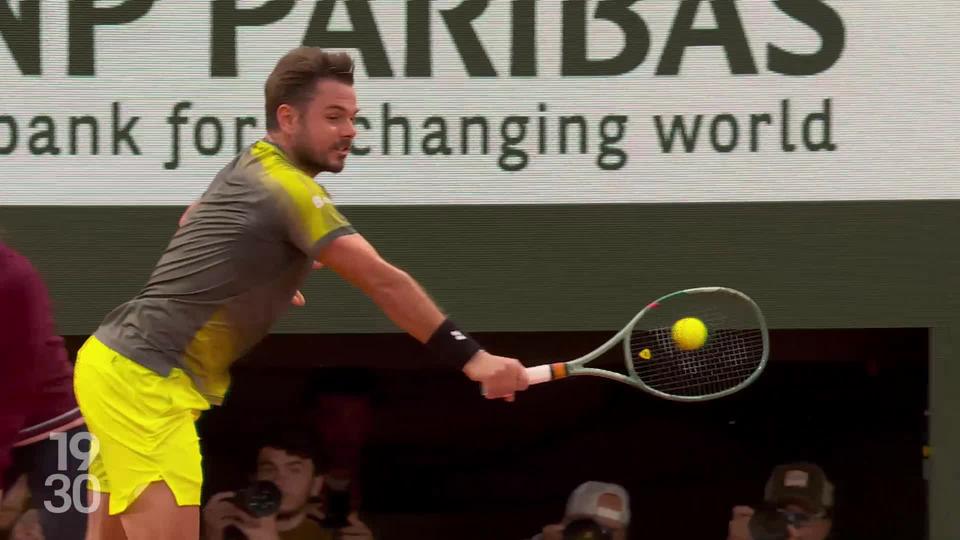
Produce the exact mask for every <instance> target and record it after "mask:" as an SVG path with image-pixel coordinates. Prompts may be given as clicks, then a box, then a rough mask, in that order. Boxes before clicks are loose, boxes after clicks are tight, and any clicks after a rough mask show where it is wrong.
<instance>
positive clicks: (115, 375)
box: [74, 337, 210, 515]
mask: <svg viewBox="0 0 960 540" xmlns="http://www.w3.org/2000/svg"><path fill="white" fill-rule="evenodd" d="M74 391H75V393H76V396H77V403H78V404H79V405H80V411H81V412H82V413H83V417H84V419H85V420H86V422H87V427H88V428H89V429H90V433H91V434H92V435H93V436H94V438H95V441H96V443H97V446H96V447H94V448H95V451H94V452H93V460H92V461H91V463H90V471H89V472H90V476H91V481H90V486H91V489H92V490H94V491H98V492H101V493H109V494H110V506H109V513H110V514H111V515H113V514H119V513H121V512H123V511H124V510H126V509H127V508H128V507H129V506H130V505H131V504H132V503H133V502H134V501H135V500H136V498H137V497H138V496H139V495H140V493H142V492H143V490H144V489H145V488H146V487H147V486H148V485H149V484H150V483H152V482H156V481H161V480H162V481H164V482H166V484H167V486H169V487H170V490H171V491H173V494H174V497H175V498H176V501H177V504H179V505H181V506H190V505H199V504H200V488H201V485H202V484H203V472H202V470H201V456H200V439H199V437H198V436H197V429H196V426H195V424H194V423H195V422H196V420H197V418H199V417H200V412H201V411H204V410H206V409H209V408H210V404H209V402H207V400H206V399H204V398H203V396H202V395H201V394H200V393H199V392H197V390H196V389H195V388H194V386H193V382H192V381H191V380H190V377H188V376H187V374H186V373H185V372H183V370H180V369H174V370H173V371H172V372H171V373H170V375H169V376H168V377H162V376H160V375H157V374H156V373H154V372H153V371H151V370H149V369H147V368H145V367H143V366H141V365H140V364H137V363H136V362H134V361H132V360H130V359H129V358H126V357H124V356H122V355H120V354H118V353H117V352H115V351H113V350H112V349H110V348H108V347H107V346H106V345H104V344H103V343H102V342H100V341H99V340H98V339H96V338H95V337H91V338H90V339H88V340H87V342H86V343H84V345H83V347H82V348H81V349H80V352H79V353H78V355H77V364H76V368H75V370H74Z"/></svg>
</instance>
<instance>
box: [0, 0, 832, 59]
mask: <svg viewBox="0 0 960 540" xmlns="http://www.w3.org/2000/svg"><path fill="white" fill-rule="evenodd" d="M392 3H393V2H374V1H372V0H329V1H323V2H296V1H295V0H271V1H269V2H236V1H219V0H218V1H213V2H196V3H195V4H196V6H197V7H196V8H194V9H193V10H190V9H184V10H182V12H183V19H182V20H180V21H176V20H173V19H170V18H169V17H162V18H156V19H155V20H153V21H152V22H150V26H146V27H144V26H143V25H142V23H144V22H146V21H147V20H149V19H150V18H151V12H152V11H154V10H155V9H157V7H158V5H159V2H157V1H155V0H125V1H122V2H110V3H109V4H111V5H101V4H104V2H90V1H84V2H80V1H77V2H70V3H69V8H70V9H69V10H68V14H67V20H66V21H64V20H63V19H62V18H61V17H60V16H57V18H56V23H55V24H63V25H66V26H65V28H64V31H66V32H67V47H68V48H69V54H68V55H67V61H68V64H67V74H68V75H70V76H94V75H96V71H97V48H98V45H100V46H102V47H108V46H110V47H116V46H117V44H116V42H115V41H110V42H109V43H107V40H110V39H112V38H111V37H110V33H109V32H98V31H97V28H102V27H108V26H112V27H116V26H123V25H128V24H131V23H134V22H140V23H141V24H140V25H138V26H137V28H138V30H137V32H138V35H139V36H141V38H143V39H149V37H148V36H143V35H142V34H143V33H144V32H145V33H147V34H149V33H157V34H174V33H176V32H178V31H180V29H179V28H178V27H176V26H174V27H172V28H169V27H168V28H165V27H164V24H171V23H173V24H174V25H176V24H178V23H180V24H182V23H186V22H187V21H190V23H191V24H193V23H194V22H195V21H196V19H197V18H199V17H209V19H210V24H209V26H208V28H209V29H210V30H209V31H210V33H211V35H210V36H209V39H208V40H204V41H205V42H206V43H209V50H208V55H207V57H208V59H209V62H208V63H209V70H210V75H211V76H212V77H237V76H238V58H239V57H240V56H241V55H245V56H249V55H251V54H256V53H258V52H259V51H260V50H261V48H262V45H263V44H262V43H261V42H259V41H251V42H249V43H244V42H243V40H242V39H241V33H242V32H241V30H244V29H252V28H255V27H267V26H269V25H273V24H275V23H278V22H280V21H284V22H285V23H286V24H287V26H286V27H285V30H284V33H283V34H284V35H285V36H286V35H289V32H288V30H287V29H286V28H289V25H290V24H295V25H300V27H301V28H302V34H300V35H299V43H296V41H297V39H298V38H297V37H293V38H292V39H291V43H290V45H291V46H294V45H298V44H302V45H311V46H318V47H324V48H343V49H353V50H355V51H357V52H358V54H359V56H361V57H362V59H363V66H364V69H365V71H366V73H367V75H368V76H369V77H385V78H392V77H433V76H434V68H433V60H434V56H435V54H434V53H435V51H434V49H435V47H436V46H437V44H440V43H444V44H446V43H450V42H452V44H453V46H454V47H455V48H456V50H457V53H458V54H457V55H451V56H449V57H448V58H447V60H454V61H456V60H459V61H461V62H462V63H463V67H464V70H465V71H466V73H467V74H469V75H470V76H471V77H532V76H538V75H542V74H545V73H544V68H543V66H542V65H541V64H542V57H543V56H544V55H547V54H550V55H555V54H557V53H556V52H553V51H557V50H559V56H560V63H559V69H560V73H561V75H563V76H570V77H578V76H590V77H597V76H615V75H623V74H627V73H630V72H632V71H634V70H635V69H637V68H638V67H639V66H641V65H644V64H655V69H654V72H653V73H654V75H656V76H675V75H678V74H680V72H681V67H682V63H683V58H684V54H685V52H687V51H688V50H690V49H691V48H701V49H702V48H714V49H718V50H719V49H722V50H723V51H724V53H725V55H724V56H725V61H726V63H727V64H728V66H729V70H730V73H731V74H732V75H755V74H758V73H760V72H761V71H763V70H766V71H767V72H770V73H778V74H782V75H789V76H806V75H815V74H817V73H822V72H824V71H826V70H828V69H830V68H831V67H832V66H833V65H834V64H835V63H836V62H837V61H838V60H839V58H840V56H841V53H842V51H843V48H844V40H845V28H844V22H843V19H842V17H841V16H840V14H839V13H838V12H837V11H836V10H835V9H834V8H833V5H839V4H840V1H839V0H773V1H766V2H764V1H762V0H750V1H740V2H738V1H737V0H710V1H707V0H632V1H631V0H591V1H587V0H539V1H538V0H509V1H508V0H497V1H496V2H494V1H492V0H463V1H460V2H453V1H442V2H437V1H433V0H407V1H406V2H399V1H398V2H396V3H397V4H400V5H401V6H403V7H402V8H401V9H403V10H404V11H405V13H404V14H400V13H398V11H397V10H396V9H391V10H389V11H387V10H385V9H382V7H381V6H383V5H385V4H392ZM10 4H11V2H9V1H7V0H0V35H2V37H3V38H4V39H3V42H5V43H6V44H7V47H8V48H9V49H10V52H11V55H12V57H13V59H14V61H15V63H16V65H17V67H18V68H19V70H20V72H21V73H22V74H23V75H43V71H44V69H43V65H42V62H41V58H42V56H43V55H42V54H41V53H42V49H43V48H44V47H52V46H54V45H53V44H52V43H53V42H50V41H49V40H46V41H44V40H43V39H42V36H43V35H46V31H47V30H50V28H49V26H50V25H51V24H54V23H53V18H52V17H51V20H50V21H46V24H44V25H43V30H44V32H41V22H42V19H43V18H44V16H45V15H46V16H49V15H50V14H51V12H50V11H49V10H50V9H57V10H62V8H60V7H58V8H50V7H48V6H49V5H50V4H47V3H44V4H47V5H46V6H44V7H45V9H47V11H43V10H42V9H41V2H39V1H22V2H19V9H18V10H16V12H15V10H14V9H13V8H12V7H11V5H10ZM305 5H308V6H310V7H309V8H304V6H305ZM748 8H749V10H750V11H751V13H753V12H758V10H764V13H763V16H751V17H746V16H744V12H745V11H747V10H748ZM665 10H666V11H668V12H669V13H668V14H667V15H668V17H667V18H663V17H660V16H659V15H661V14H663V13H664V11H665ZM652 14H656V15H657V17H654V16H653V15H652ZM711 16H712V17H711ZM288 18H289V19H290V20H287V21H285V19H288ZM711 18H712V21H710V19H711ZM294 19H295V22H294ZM654 20H656V21H657V22H656V24H651V22H652V21H654ZM663 20H666V21H669V23H667V24H664V23H663V22H661V21H663ZM707 21H709V22H707ZM748 23H749V24H748ZM756 24H762V25H763V28H759V29H754V28H753V27H752V25H756ZM771 26H772V27H774V28H777V29H780V28H782V31H777V32H771V31H770V29H771ZM548 27H550V28H548ZM548 29H549V31H547V30H548ZM761 31H763V32H765V33H764V34H763V35H773V36H774V37H772V38H771V39H770V41H769V42H767V43H765V44H764V43H762V42H761V39H760V37H759V35H751V34H753V33H758V32H761ZM811 31H812V32H814V33H815V34H816V35H817V37H818V38H819V41H820V45H819V47H818V48H814V49H813V50H811V49H810V48H809V47H803V46H801V45H797V44H796V43H797V40H796V39H795V36H796V35H799V34H801V33H802V34H803V35H808V34H809V33H810V32H811ZM443 34H446V35H443ZM114 35H116V34H114ZM293 35H294V36H296V33H295V32H294V34H293ZM114 39H115V38H114ZM398 39H403V40H404V41H405V44H404V47H402V48H403V50H405V54H404V55H403V58H402V59H401V58H398V57H397V55H393V56H394V57H393V60H391V55H388V54H387V51H388V50H391V49H395V48H398V47H397V46H398V45H400V44H399V43H397V41H398ZM598 40H604V41H609V42H610V43H614V42H615V43H616V44H617V45H615V46H614V48H615V49H617V50H616V51H614V52H609V51H608V53H607V54H606V55H604V57H595V56H594V55H591V54H589V53H588V50H589V49H594V48H595V47H594V44H595V43H596V42H597V41H598ZM99 41H103V42H102V43H98V42H99ZM778 41H779V42H778ZM504 42H509V47H508V48H507V49H503V48H501V47H497V48H496V50H497V51H498V53H497V54H500V55H503V58H497V57H496V56H491V50H492V49H493V48H492V47H491V46H490V44H492V43H504ZM653 42H657V43H663V42H665V46H664V47H663V49H662V50H661V51H658V53H659V58H650V56H651V54H650V53H651V43H653ZM588 44H590V46H589V47H588ZM751 44H753V45H759V46H760V47H762V49H760V48H758V49H757V50H764V51H765V52H766V58H765V59H764V58H757V57H756V56H755V54H754V53H753V52H752V50H751ZM56 46H58V47H59V46H60V45H59V43H58V44H57V45H56ZM445 46H446V45H445ZM764 60H765V65H764ZM720 61H723V60H720ZM131 65H135V66H138V65H137V64H136V63H132V64H131ZM550 65H551V66H553V65H555V63H554V62H552V61H551V63H550ZM498 66H499V68H498ZM137 69H139V67H138V68H137ZM551 69H553V68H551Z"/></svg>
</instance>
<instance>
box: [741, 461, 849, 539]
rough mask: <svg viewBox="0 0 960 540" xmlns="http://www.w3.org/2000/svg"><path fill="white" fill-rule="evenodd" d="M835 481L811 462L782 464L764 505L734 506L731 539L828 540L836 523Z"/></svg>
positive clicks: (769, 486)
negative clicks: (834, 519) (834, 510)
mask: <svg viewBox="0 0 960 540" xmlns="http://www.w3.org/2000/svg"><path fill="white" fill-rule="evenodd" d="M832 516H833V484H831V483H830V480H829V479H827V475H826V474H825V473H824V472H823V469H821V468H820V467H818V466H817V465H814V464H811V463H791V464H787V465H780V466H778V467H776V468H775V469H774V470H773V473H772V474H771V475H770V479H769V480H768V481H767V486H766V490H765V493H764V501H763V504H762V505H760V506H759V507H758V508H751V507H749V506H737V507H734V509H733V516H732V518H731V520H730V524H729V528H728V534H727V540H825V539H826V538H829V537H830V530H831V527H832V525H833V522H832Z"/></svg>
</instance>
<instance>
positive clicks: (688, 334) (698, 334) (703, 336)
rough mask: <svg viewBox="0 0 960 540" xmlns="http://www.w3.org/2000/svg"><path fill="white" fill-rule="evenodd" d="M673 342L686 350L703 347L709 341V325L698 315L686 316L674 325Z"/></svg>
mask: <svg viewBox="0 0 960 540" xmlns="http://www.w3.org/2000/svg"><path fill="white" fill-rule="evenodd" d="M673 342H674V343H676V344H677V347H678V348H680V349H683V350H685V351H692V350H694V349H699V348H700V347H703V344H704V343H706V342H707V326H706V325H705V324H703V321H701V320H700V319H697V318H696V317H685V318H683V319H680V320H679V321H677V322H676V323H674V325H673Z"/></svg>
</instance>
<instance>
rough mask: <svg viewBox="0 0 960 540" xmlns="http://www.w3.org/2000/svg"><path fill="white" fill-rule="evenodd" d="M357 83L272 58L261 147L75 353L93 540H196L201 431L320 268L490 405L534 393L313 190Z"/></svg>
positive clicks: (304, 51)
mask: <svg viewBox="0 0 960 540" xmlns="http://www.w3.org/2000/svg"><path fill="white" fill-rule="evenodd" d="M353 71H354V63H353V60H352V59H351V58H350V56H348V55H346V54H343V53H339V54H334V53H329V52H326V51H323V50H320V49H318V48H312V47H301V48H297V49H294V50H292V51H291V52H289V53H288V54H286V55H285V56H284V57H283V58H281V59H280V60H279V62H278V63H277V65H276V67H275V68H274V70H273V72H272V73H271V74H270V76H269V77H268V79H267V82H266V86H265V97H266V118H267V121H266V124H267V134H266V136H265V137H264V138H263V139H261V140H259V141H257V142H256V143H254V144H253V145H251V146H250V147H249V148H248V149H246V150H245V151H244V152H243V153H241V154H239V155H237V156H236V157H235V158H234V159H233V160H232V161H231V162H230V163H229V164H227V166H226V167H224V168H223V169H222V170H221V171H220V172H219V174H217V176H216V177H215V178H214V179H213V182H212V183H211V184H210V186H209V187H208V189H207V190H206V192H204V194H203V195H202V196H201V197H200V199H199V200H198V201H197V202H196V203H195V204H193V205H192V208H191V209H190V210H189V212H188V213H187V214H186V215H185V216H184V217H183V219H182V226H181V227H180V228H179V229H178V230H177V232H176V233H175V234H174V236H173V238H172V240H171V241H170V244H169V246H168V247H167V249H166V251H165V252H164V253H163V255H162V256H161V258H160V260H159V262H158V263H157V265H156V268H155V269H154V271H153V274H152V275H151V277H150V279H149V282H148V283H147V285H146V286H145V287H144V288H143V290H142V291H141V292H140V294H139V295H137V296H136V297H135V298H134V299H133V300H131V301H129V302H126V303H124V304H122V305H121V306H119V307H118V308H116V309H115V310H113V311H112V312H111V313H109V314H108V315H107V316H106V318H105V320H104V321H103V322H102V324H101V326H100V327H99V328H98V329H97V330H96V332H95V333H94V335H92V336H91V337H90V338H89V340H88V341H87V342H86V343H85V344H84V345H83V347H82V349H81V350H80V352H79V355H78V360H77V365H76V375H75V383H74V386H75V390H76V395H77V399H78V403H79V404H80V409H81V410H82V411H83V414H84V417H85V418H86V420H87V424H88V426H89V429H90V431H91V433H93V435H94V436H95V437H97V439H98V441H99V447H100V452H99V453H98V454H97V455H96V456H95V457H94V459H93V462H92V464H91V474H93V475H94V476H96V478H97V480H98V484H99V486H100V489H99V492H98V493H99V495H100V496H101V497H102V502H101V505H100V507H99V509H98V510H97V511H96V512H95V513H93V514H92V515H91V516H90V519H89V531H90V533H89V536H88V538H91V539H100V538H129V539H131V540H140V539H147V538H149V539H151V540H165V539H171V540H172V539H176V540H182V539H185V538H197V536H198V535H199V524H200V518H199V504H200V489H201V484H202V479H203V476H202V472H201V455H200V448H199V443H198V439H197V431H196V429H195V426H194V422H195V420H196V419H197V418H198V417H199V415H200V413H201V411H203V410H206V409H208V408H209V407H210V406H211V405H217V404H219V403H221V402H222V400H223V398H224V396H225V394H226V392H227V389H228V387H229V384H230V377H229V368H230V365H231V363H233V362H234V361H235V360H236V359H237V358H238V357H240V356H241V355H243V354H244V353H245V352H246V351H248V350H249V349H250V348H251V347H252V346H253V345H254V344H256V343H257V342H258V341H260V340H261V339H262V338H263V337H264V336H265V335H266V334H267V333H268V332H269V331H270V328H271V326H272V324H273V323H274V321H276V320H277V319H278V317H280V315H281V314H282V313H283V312H284V311H285V310H286V309H287V307H288V306H289V305H290V303H291V298H295V300H294V302H295V303H302V302H298V300H302V297H300V295H299V292H298V288H299V287H300V286H301V284H302V283H303V281H304V280H305V279H306V277H307V276H308V274H309V273H310V271H311V269H312V268H313V267H314V264H315V262H319V263H320V264H322V265H323V266H325V267H327V268H329V269H331V270H333V271H334V272H337V273H338V274H339V275H340V276H342V277H343V278H344V279H345V280H346V281H348V282H349V283H351V284H352V285H354V286H356V287H357V288H359V289H360V290H361V291H363V292H364V293H365V294H366V295H367V296H368V297H369V298H370V299H371V300H372V301H373V302H374V303H376V304H377V305H378V306H379V307H380V309H381V310H383V312H384V313H385V314H386V315H387V316H388V317H389V318H390V319H391V320H392V321H393V322H394V323H396V325H397V326H399V327H400V328H401V329H403V330H405V331H406V332H408V333H409V334H410V335H412V336H413V337H414V338H416V339H417V340H419V341H420V342H421V343H423V344H424V345H426V346H427V348H429V349H431V350H432V351H434V352H436V353H437V354H438V355H439V356H440V357H442V358H444V359H446V361H448V362H449V365H450V366H453V367H455V368H457V369H461V370H462V371H463V372H464V373H465V374H466V376H467V377H469V378H470V379H471V380H473V381H477V382H479V383H481V384H482V385H484V386H483V387H484V388H485V391H486V396H487V397H488V398H490V399H500V398H503V399H507V400H512V399H513V397H514V394H515V393H516V392H517V391H521V390H524V389H525V388H526V387H527V385H528V381H527V378H526V373H525V370H524V369H523V366H522V365H521V363H520V362H519V361H517V360H516V359H513V358H505V357H501V356H495V355H493V354H490V353H488V352H486V351H485V350H483V349H482V347H481V346H480V345H479V344H478V343H477V342H476V341H475V340H474V339H473V338H471V337H470V336H469V335H468V334H467V332H465V331H464V330H462V329H460V328H458V327H457V325H456V324H455V323H454V322H453V321H452V320H451V319H450V318H448V317H447V316H446V315H445V314H444V313H442V312H441V310H440V309H439V308H438V307H437V306H436V305H435V303H434V302H433V301H432V300H431V298H430V297H429V296H428V294H427V293H426V292H425V291H424V290H423V289H422V288H421V287H420V286H419V285H418V284H417V282H416V281H415V280H414V279H413V278H412V277H411V276H410V275H408V274H407V273H406V272H404V271H403V270H401V269H399V268H397V267H395V266H393V265H392V264H390V263H389V262H387V261H385V260H384V259H383V258H382V257H381V256H380V255H379V254H378V253H377V251H376V250H375V249H374V248H373V247H372V246H371V245H370V244H369V243H368V242H367V241H366V240H365V239H364V237H363V236H361V235H360V234H358V233H357V232H356V231H355V230H354V228H353V227H352V226H351V224H350V222H349V221H348V220H347V219H346V218H345V217H344V216H343V215H342V214H341V213H340V212H339V211H338V210H337V208H336V206H335V205H334V203H333V201H332V200H331V198H330V195H329V194H328V192H327V191H326V190H325V189H324V188H323V187H322V186H321V185H319V184H318V183H316V182H315V181H314V176H316V175H317V174H319V173H321V172H332V173H338V172H340V171H341V170H343V168H344V163H345V161H346V159H347V155H348V154H349V152H350V147H351V143H352V141H353V139H354V137H355V136H356V128H355V125H354V121H355V117H356V115H357V112H358V108H357V98H356V94H355V92H354V88H353ZM331 308H332V309H333V308H334V306H331ZM91 495H93V494H91Z"/></svg>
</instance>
